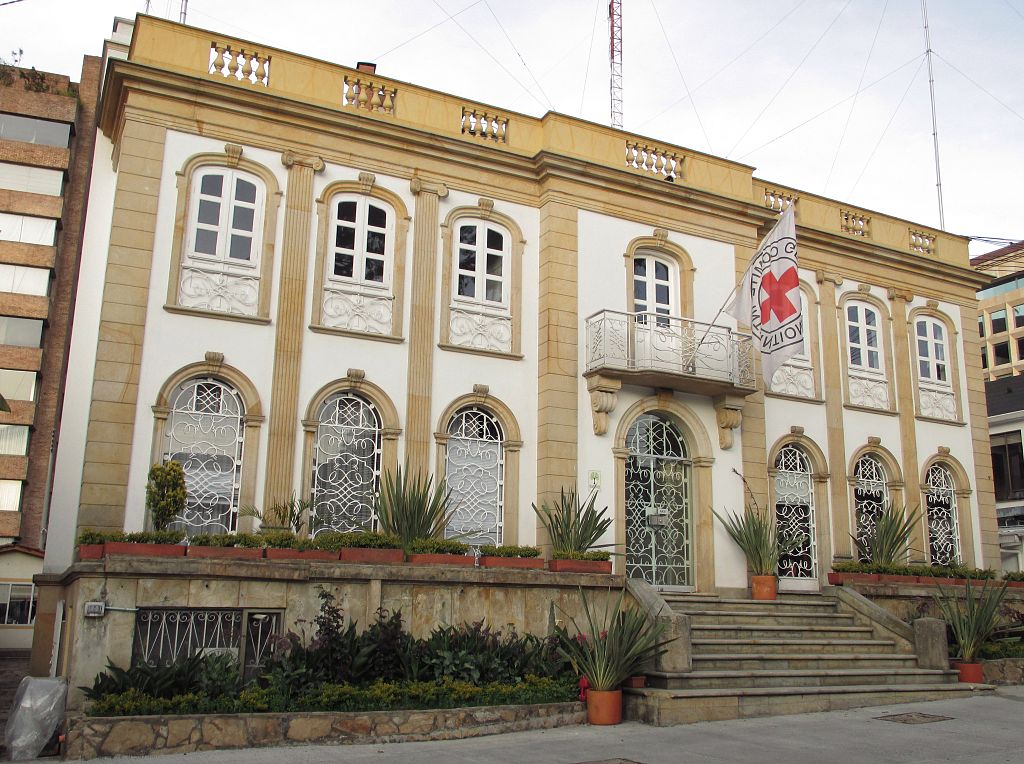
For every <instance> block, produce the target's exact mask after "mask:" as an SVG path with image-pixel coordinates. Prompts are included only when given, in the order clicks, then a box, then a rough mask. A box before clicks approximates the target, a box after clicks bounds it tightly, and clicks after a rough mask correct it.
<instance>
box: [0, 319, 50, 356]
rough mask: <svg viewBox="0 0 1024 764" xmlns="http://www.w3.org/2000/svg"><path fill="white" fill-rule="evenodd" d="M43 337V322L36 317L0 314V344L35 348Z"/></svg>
mask: <svg viewBox="0 0 1024 764" xmlns="http://www.w3.org/2000/svg"><path fill="white" fill-rule="evenodd" d="M42 339H43V322H42V321H40V320H39V319H37V318H16V317H15V316H0V345H16V346H17V347H22V348H37V347H39V345H40V344H41V343H42Z"/></svg>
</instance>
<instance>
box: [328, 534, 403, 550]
mask: <svg viewBox="0 0 1024 764" xmlns="http://www.w3.org/2000/svg"><path fill="white" fill-rule="evenodd" d="M313 548H314V549H324V550H327V551H332V552H333V551H336V550H338V549H401V548H402V542H401V540H400V539H399V538H398V537H397V536H392V535H389V534H387V533H378V532H377V531H366V532H363V533H361V532H358V531H354V532H348V533H342V532H340V531H325V532H323V533H318V534H317V535H316V536H315V537H313Z"/></svg>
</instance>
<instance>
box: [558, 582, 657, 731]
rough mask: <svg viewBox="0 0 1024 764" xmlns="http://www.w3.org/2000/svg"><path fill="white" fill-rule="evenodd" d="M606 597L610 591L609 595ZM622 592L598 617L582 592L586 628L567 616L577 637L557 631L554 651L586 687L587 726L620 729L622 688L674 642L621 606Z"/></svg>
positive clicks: (651, 621) (644, 618) (654, 624)
mask: <svg viewBox="0 0 1024 764" xmlns="http://www.w3.org/2000/svg"><path fill="white" fill-rule="evenodd" d="M609 595H610V592H609ZM624 596H625V589H623V590H622V591H621V592H620V593H619V596H618V598H617V599H616V601H615V604H614V606H612V605H611V596H609V597H608V599H607V600H606V602H605V609H604V613H603V614H602V615H601V617H600V618H598V617H597V613H595V611H594V610H592V609H591V606H590V602H589V601H588V599H587V596H586V594H584V592H583V590H582V589H581V590H580V598H581V600H582V605H583V614H584V616H585V617H586V621H585V623H584V624H583V625H582V626H581V625H580V623H578V622H577V620H576V618H575V617H573V616H570V621H571V622H572V626H573V629H574V630H575V632H576V633H575V634H570V633H569V632H568V631H567V630H566V628H565V627H564V626H556V627H555V635H556V637H557V638H558V651H559V653H561V655H562V656H563V657H565V658H566V660H568V661H569V662H570V663H571V664H572V666H573V668H574V669H575V670H576V671H577V672H579V674H580V675H581V676H583V677H586V680H587V684H588V685H589V686H588V688H587V690H586V701H587V721H588V722H589V723H590V724H618V723H619V722H620V721H622V684H623V683H624V682H625V681H626V680H627V679H629V677H632V676H635V675H637V674H639V673H640V672H641V669H642V668H643V667H644V666H646V665H647V664H648V663H650V662H651V661H652V660H654V659H655V658H657V657H658V656H659V655H661V654H663V653H664V652H665V645H667V644H668V643H669V642H671V641H672V639H663V635H664V632H665V624H664V623H662V622H661V621H659V620H657V619H656V618H654V619H652V618H649V617H648V616H647V614H645V613H643V612H641V611H639V610H637V609H635V608H631V607H623V599H624Z"/></svg>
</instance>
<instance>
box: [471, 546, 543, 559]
mask: <svg viewBox="0 0 1024 764" xmlns="http://www.w3.org/2000/svg"><path fill="white" fill-rule="evenodd" d="M480 554H482V555H484V556H486V557H538V556H539V555H540V550H539V549H538V548H537V547H535V546H512V545H511V544H508V545H505V546H494V544H484V545H483V546H482V547H480Z"/></svg>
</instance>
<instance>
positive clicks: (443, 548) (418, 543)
mask: <svg viewBox="0 0 1024 764" xmlns="http://www.w3.org/2000/svg"><path fill="white" fill-rule="evenodd" d="M468 551H469V544H463V543H462V542H461V541H456V540H455V539H435V538H429V539H413V541H412V543H411V544H410V545H409V552H410V553H411V554H456V555H458V554H466V552H468Z"/></svg>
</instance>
